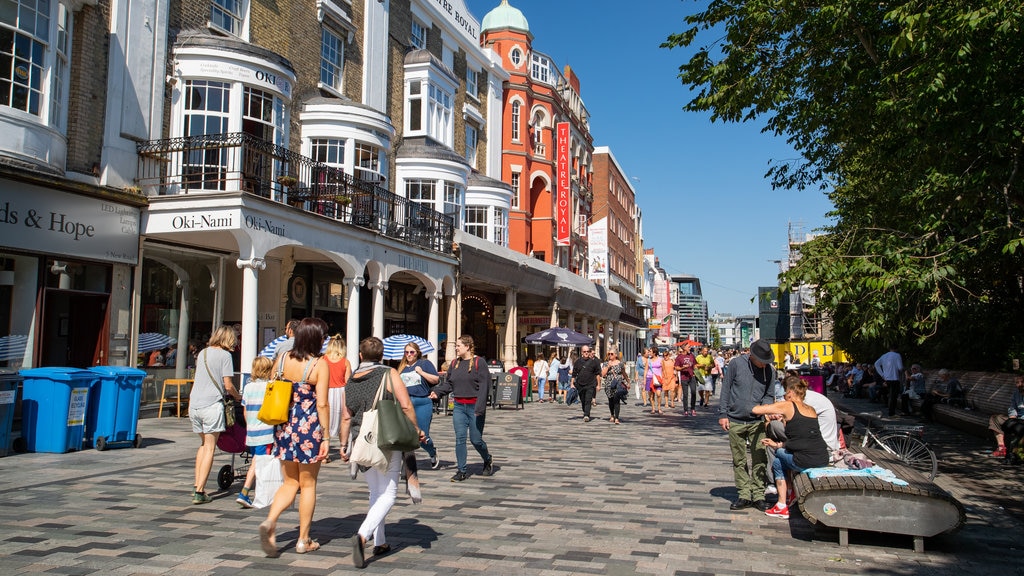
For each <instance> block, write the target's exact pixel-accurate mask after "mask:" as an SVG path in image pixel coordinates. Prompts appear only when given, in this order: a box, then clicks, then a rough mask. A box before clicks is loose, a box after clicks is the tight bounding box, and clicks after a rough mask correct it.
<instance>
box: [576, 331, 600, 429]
mask: <svg viewBox="0 0 1024 576" xmlns="http://www.w3.org/2000/svg"><path fill="white" fill-rule="evenodd" d="M600 375H601V361H600V360H598V359H597V358H595V357H594V349H593V348H591V347H590V346H583V347H582V348H581V349H580V357H579V359H578V360H576V363H575V364H573V365H572V380H571V381H570V382H569V385H570V386H572V387H573V388H575V389H576V391H577V392H579V395H580V404H582V405H583V421H584V422H590V407H591V406H592V405H593V404H594V396H595V395H596V394H597V377H598V376H600Z"/></svg>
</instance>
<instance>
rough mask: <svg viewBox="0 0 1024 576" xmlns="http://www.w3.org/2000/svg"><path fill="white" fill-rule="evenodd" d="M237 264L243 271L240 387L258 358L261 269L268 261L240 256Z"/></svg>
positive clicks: (264, 267)
mask: <svg viewBox="0 0 1024 576" xmlns="http://www.w3.org/2000/svg"><path fill="white" fill-rule="evenodd" d="M235 265H236V266H238V268H239V269H240V270H241V271H242V344H241V352H242V354H241V361H240V362H241V366H238V367H237V368H238V371H239V372H241V373H242V381H241V382H237V383H236V384H238V386H239V389H241V386H242V385H244V384H245V382H246V380H248V377H249V373H250V371H251V370H252V361H253V360H254V359H255V358H256V346H257V342H258V339H259V333H258V331H257V325H258V323H259V301H258V298H259V271H260V270H265V269H266V267H267V262H266V261H265V260H264V259H263V258H249V259H248V260H242V259H241V258H239V259H238V260H237V261H236V262H235Z"/></svg>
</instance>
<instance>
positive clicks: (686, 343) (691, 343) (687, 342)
mask: <svg viewBox="0 0 1024 576" xmlns="http://www.w3.org/2000/svg"><path fill="white" fill-rule="evenodd" d="M676 346H679V347H680V348H681V347H683V346H689V347H691V348H692V347H694V346H696V347H697V348H700V347H701V346H703V344H701V343H700V342H697V341H696V340H690V339H686V340H683V341H682V342H676Z"/></svg>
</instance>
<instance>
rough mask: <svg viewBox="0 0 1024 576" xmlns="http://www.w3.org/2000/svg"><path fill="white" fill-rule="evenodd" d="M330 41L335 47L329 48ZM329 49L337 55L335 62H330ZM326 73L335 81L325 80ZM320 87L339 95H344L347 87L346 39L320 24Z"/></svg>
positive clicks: (325, 25) (332, 29)
mask: <svg viewBox="0 0 1024 576" xmlns="http://www.w3.org/2000/svg"><path fill="white" fill-rule="evenodd" d="M329 39H330V40H333V41H335V42H336V43H335V45H334V46H328V40H329ZM328 49H331V50H333V51H334V53H335V55H336V58H335V61H333V62H331V61H329V60H328V54H325V52H326V51H328ZM325 73H326V74H329V75H332V76H334V77H335V81H334V82H330V81H328V80H329V78H328V79H325V78H324V75H325ZM320 87H321V88H326V89H328V90H331V91H334V92H336V93H338V94H339V95H340V94H342V93H343V90H344V87H345V39H344V37H343V36H342V35H341V34H340V33H339V32H338V31H337V30H335V29H334V28H332V27H331V26H328V25H327V24H326V23H321V24H320Z"/></svg>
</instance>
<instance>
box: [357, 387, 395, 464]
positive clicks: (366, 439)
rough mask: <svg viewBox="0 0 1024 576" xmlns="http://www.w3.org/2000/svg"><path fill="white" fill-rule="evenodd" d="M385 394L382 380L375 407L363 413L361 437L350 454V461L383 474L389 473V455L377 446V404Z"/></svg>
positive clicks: (374, 403) (358, 437)
mask: <svg viewBox="0 0 1024 576" xmlns="http://www.w3.org/2000/svg"><path fill="white" fill-rule="evenodd" d="M383 392H384V380H381V383H380V387H379V388H377V395H376V397H375V398H374V401H373V406H372V407H371V408H370V409H369V410H367V411H365V412H363V423H362V425H360V427H359V435H358V436H356V439H355V441H354V442H353V443H352V452H351V453H350V454H349V457H348V460H349V462H355V463H356V464H358V465H360V466H363V467H365V468H376V469H377V470H380V471H381V472H387V470H388V463H389V462H388V454H386V453H385V452H384V451H383V450H381V449H380V447H379V446H378V445H377V425H378V422H377V402H378V401H379V400H380V397H381V395H382V394H383Z"/></svg>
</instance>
